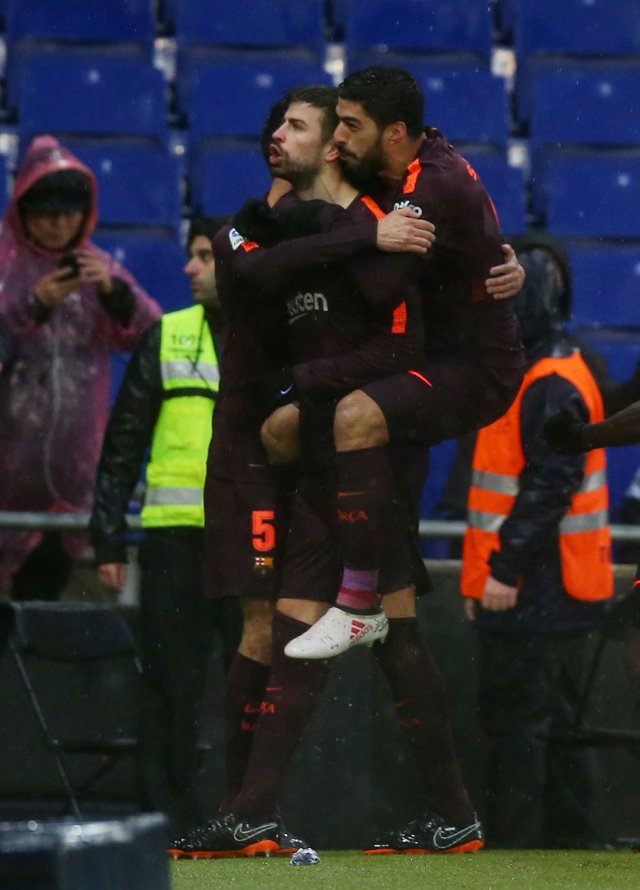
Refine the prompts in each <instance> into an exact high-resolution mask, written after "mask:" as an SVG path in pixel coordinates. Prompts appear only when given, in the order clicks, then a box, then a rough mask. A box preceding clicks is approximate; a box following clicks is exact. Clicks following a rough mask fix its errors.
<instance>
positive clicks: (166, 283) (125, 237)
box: [94, 229, 193, 312]
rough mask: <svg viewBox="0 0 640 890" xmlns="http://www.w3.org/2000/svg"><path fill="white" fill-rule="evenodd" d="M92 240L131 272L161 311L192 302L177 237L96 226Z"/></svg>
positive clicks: (169, 310) (183, 256)
mask: <svg viewBox="0 0 640 890" xmlns="http://www.w3.org/2000/svg"><path fill="white" fill-rule="evenodd" d="M94 241H95V242H96V244H98V246H99V247H102V248H103V249H104V250H107V251H108V252H109V253H110V254H111V255H112V256H113V257H114V258H115V259H116V260H118V262H120V263H122V265H124V266H125V267H126V268H127V269H128V270H129V271H130V272H131V273H132V274H133V275H135V277H136V278H137V279H138V281H139V282H140V284H141V285H142V286H143V287H144V288H145V289H146V290H147V292H148V293H149V294H150V295H151V296H152V297H154V299H156V300H157V301H158V302H159V303H160V305H161V306H162V308H163V309H164V311H165V312H171V311H172V310H173V309H183V308H184V307H185V306H190V305H191V303H192V302H193V299H192V296H191V290H190V288H189V282H188V280H187V276H186V275H185V274H184V272H183V269H184V266H185V264H186V253H185V250H184V248H183V247H182V245H181V244H180V242H179V241H178V239H177V238H172V237H166V236H158V235H157V234H150V233H146V232H140V231H139V232H135V233H132V232H126V231H120V232H116V231H108V230H104V229H98V230H97V232H96V234H95V237H94Z"/></svg>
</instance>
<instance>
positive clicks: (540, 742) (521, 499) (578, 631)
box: [461, 241, 613, 848]
mask: <svg viewBox="0 0 640 890" xmlns="http://www.w3.org/2000/svg"><path fill="white" fill-rule="evenodd" d="M558 256H559V254H558V253H557V252H556V250H553V249H551V242H550V241H549V242H548V243H547V244H541V243H539V241H529V242H528V243H527V244H526V245H521V246H520V250H519V253H518V259H519V261H520V263H521V264H522V265H523V267H524V268H525V270H526V273H527V277H526V281H525V284H524V287H523V288H522V290H521V292H520V293H519V294H518V295H517V296H516V297H515V299H514V308H515V311H516V314H517V316H518V320H519V322H520V326H521V331H522V340H523V343H524V346H525V353H526V359H527V366H526V371H525V375H524V380H523V383H522V386H521V389H520V392H519V393H518V395H517V397H516V399H515V401H514V403H513V405H512V406H511V407H510V408H509V410H508V411H507V412H506V414H505V415H504V416H503V417H501V418H499V419H498V420H497V421H495V422H494V423H493V424H491V425H490V426H488V427H485V428H483V429H481V430H480V432H479V433H478V437H477V441H476V445H475V450H474V454H473V460H472V467H471V485H470V488H469V497H468V514H467V530H466V532H465V538H464V547H463V558H462V578H461V589H462V593H463V595H464V596H465V597H466V598H467V599H466V611H467V615H468V616H469V617H470V618H472V620H473V624H474V627H475V629H476V631H477V632H478V643H479V677H478V697H479V698H478V700H479V716H480V721H481V725H482V727H483V729H484V731H485V734H486V738H487V743H488V756H487V776H486V794H487V836H488V838H489V840H490V841H491V842H492V843H493V844H494V845H496V846H502V847H515V848H519V847H567V848H570V847H576V846H577V847H585V846H590V845H591V844H594V843H596V844H597V843H599V837H598V835H597V832H596V831H595V830H594V828H593V826H592V824H591V819H590V806H591V775H590V763H589V761H588V759H587V758H586V757H585V756H584V752H581V751H578V750H577V749H571V750H568V749H567V746H565V745H562V744H560V745H558V744H557V743H556V742H555V741H554V736H555V734H556V733H557V732H563V731H565V730H567V729H568V728H569V727H571V726H573V725H574V721H575V720H576V719H577V713H578V712H577V706H578V702H579V701H580V698H579V694H578V690H579V689H580V688H581V687H580V683H581V680H582V670H583V667H584V664H585V660H584V659H585V654H586V645H587V640H588V634H589V633H590V632H591V631H593V630H595V629H597V628H598V626H599V624H600V621H601V617H602V608H603V604H604V602H605V601H606V600H607V599H609V598H610V597H611V595H612V593H613V573H612V568H611V538H610V532H609V526H608V512H607V509H608V490H607V482H606V456H605V453H604V451H603V450H602V449H599V450H597V451H593V452H591V453H590V455H589V456H588V457H586V458H585V457H584V456H583V455H568V454H557V453H555V452H554V451H553V450H552V449H551V447H550V446H549V444H548V443H547V442H546V441H545V439H544V436H543V434H542V429H543V425H544V422H545V420H546V419H547V418H548V417H550V416H552V415H553V414H555V413H556V412H557V411H559V410H561V409H563V408H565V407H567V406H570V407H571V409H572V410H574V411H575V412H576V413H577V415H578V416H580V417H581V418H583V419H584V420H585V421H587V420H589V421H591V422H597V421H599V420H601V419H602V418H603V417H604V399H603V396H602V393H601V390H600V387H599V386H598V382H597V380H596V378H595V376H594V374H593V373H592V371H591V370H590V366H589V364H588V363H587V362H586V360H585V359H584V357H583V356H582V354H581V351H580V350H579V348H578V346H577V344H576V341H575V340H573V339H572V338H570V337H568V336H567V334H566V332H565V331H564V327H563V324H564V321H565V319H566V317H567V315H568V313H569V311H570V302H571V301H570V290H569V279H568V274H564V268H567V269H568V266H567V267H563V266H562V264H561V263H559V262H558Z"/></svg>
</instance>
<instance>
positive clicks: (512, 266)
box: [484, 244, 526, 300]
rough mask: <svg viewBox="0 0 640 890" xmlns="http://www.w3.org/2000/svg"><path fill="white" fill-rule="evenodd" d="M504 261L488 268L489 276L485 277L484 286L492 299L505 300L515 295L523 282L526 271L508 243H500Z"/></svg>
mask: <svg viewBox="0 0 640 890" xmlns="http://www.w3.org/2000/svg"><path fill="white" fill-rule="evenodd" d="M502 252H503V254H504V257H505V262H504V263H503V264H502V265H501V266H493V267H492V268H491V269H489V274H490V275H491V278H487V280H486V281H485V283H484V286H485V287H486V289H487V293H488V294H490V295H491V296H492V297H493V298H494V300H506V299H507V298H508V297H515V295H516V294H517V293H518V291H519V290H520V289H521V288H522V285H523V284H524V279H525V277H526V272H525V271H524V269H523V267H522V266H521V265H520V263H519V262H518V257H517V256H516V254H515V251H514V249H513V247H511V245H510V244H503V245H502Z"/></svg>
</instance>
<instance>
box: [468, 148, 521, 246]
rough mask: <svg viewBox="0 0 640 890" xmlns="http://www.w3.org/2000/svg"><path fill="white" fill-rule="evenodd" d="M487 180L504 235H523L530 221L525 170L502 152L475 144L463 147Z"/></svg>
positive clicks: (482, 177) (477, 170)
mask: <svg viewBox="0 0 640 890" xmlns="http://www.w3.org/2000/svg"><path fill="white" fill-rule="evenodd" d="M460 151H461V153H462V155H463V157H465V158H466V159H467V160H468V161H469V163H470V164H471V166H472V167H473V168H474V170H475V171H476V172H477V173H478V175H479V176H480V179H482V181H483V183H484V184H485V186H486V188H487V191H488V192H489V194H490V195H491V198H492V200H493V203H494V204H495V206H496V210H497V212H498V217H499V219H500V228H501V230H502V232H503V233H504V234H505V235H520V234H522V232H524V230H525V228H526V224H527V218H526V204H525V184H524V174H523V172H522V170H521V169H519V168H517V167H511V166H510V165H509V164H508V163H507V161H506V159H505V157H504V155H503V154H501V153H498V152H487V151H478V150H477V149H476V150H474V148H473V147H472V146H468V147H467V146H461V149H460Z"/></svg>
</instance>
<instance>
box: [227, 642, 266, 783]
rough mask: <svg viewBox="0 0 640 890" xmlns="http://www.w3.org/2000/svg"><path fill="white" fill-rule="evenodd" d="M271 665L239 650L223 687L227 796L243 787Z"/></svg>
mask: <svg viewBox="0 0 640 890" xmlns="http://www.w3.org/2000/svg"><path fill="white" fill-rule="evenodd" d="M270 671H271V667H270V665H268V664H262V663H261V662H259V661H254V660H253V659H251V658H247V657H246V656H245V655H241V654H240V653H239V652H236V654H235V656H234V658H233V660H232V662H231V665H230V666H229V671H228V673H227V677H226V683H225V690H224V719H225V771H226V786H227V791H226V795H227V797H226V799H227V801H229V800H231V799H232V798H233V797H235V795H236V794H237V793H238V791H239V790H240V787H241V785H242V779H243V776H244V773H245V770H246V768H247V763H248V761H249V754H250V752H251V745H252V743H253V736H254V732H255V728H256V723H257V722H258V717H259V716H260V706H261V704H262V699H263V698H264V690H265V686H266V685H267V680H268V679H269V672H270Z"/></svg>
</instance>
